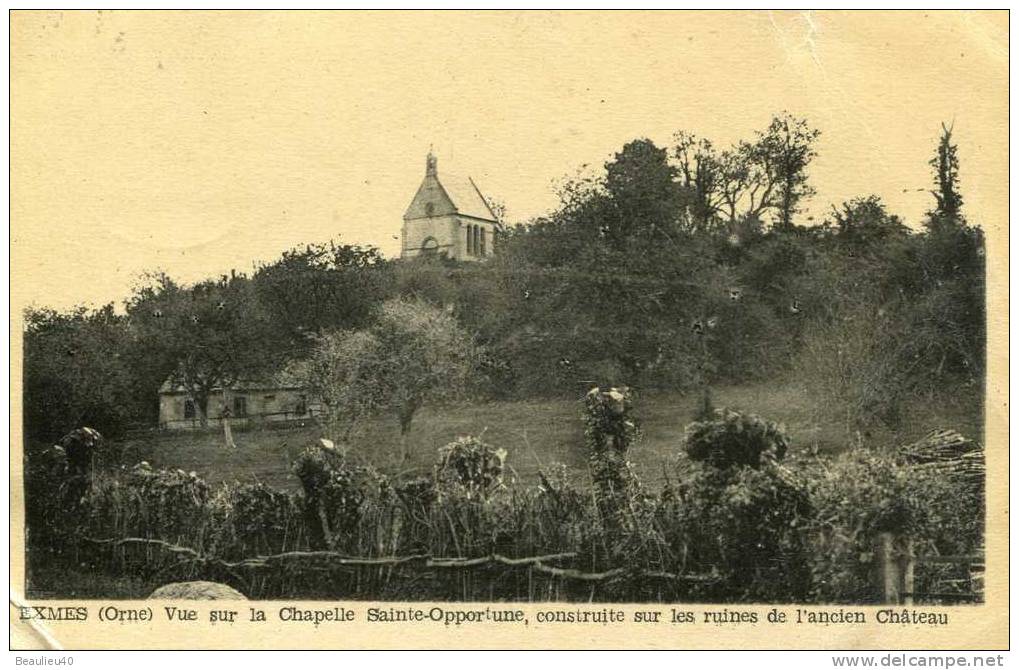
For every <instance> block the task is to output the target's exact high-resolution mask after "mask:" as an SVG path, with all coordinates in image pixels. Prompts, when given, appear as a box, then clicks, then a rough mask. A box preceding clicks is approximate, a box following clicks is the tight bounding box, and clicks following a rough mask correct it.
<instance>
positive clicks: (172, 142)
mask: <svg viewBox="0 0 1019 670" xmlns="http://www.w3.org/2000/svg"><path fill="white" fill-rule="evenodd" d="M1007 77H1008V15H1007V13H1005V12H991V13H956V12H922V11H916V12H888V13H883V12H857V13H853V12H813V13H808V12H798V11H797V12H765V11H748V12H735V11H730V12H668V13H666V12H611V13H588V12H565V13H563V12H435V13H431V12H416V13H415V12H359V13H341V12H292V13H287V12H240V11H228V12H105V11H104V12H91V11H89V12H85V11H81V12H74V11H71V12H67V11H65V12H43V11H16V12H14V13H13V15H12V18H11V82H12V84H11V114H12V118H11V249H12V268H13V276H12V301H13V306H14V307H15V308H17V306H25V305H35V306H50V307H55V308H59V309H65V308H69V307H71V306H73V305H77V304H89V305H100V304H103V303H106V302H111V301H112V302H115V303H118V304H120V303H121V302H122V301H123V300H124V299H125V298H126V297H127V296H128V294H129V293H130V291H131V288H132V286H134V285H136V284H137V283H138V282H139V280H140V278H141V276H142V275H143V274H144V273H146V272H152V271H155V270H161V271H165V272H167V273H168V274H169V275H171V276H172V277H174V278H176V279H178V280H181V281H186V282H190V281H196V280H199V279H202V278H205V277H209V276H216V275H219V274H223V273H228V272H229V271H230V270H231V269H237V270H238V271H242V272H250V271H251V269H252V267H253V264H255V263H258V262H264V261H271V260H272V259H274V258H276V257H278V256H279V255H280V254H281V253H282V252H283V251H284V250H286V249H288V248H292V247H294V246H298V245H303V244H306V243H309V242H324V241H327V240H329V239H338V240H340V241H342V242H345V243H360V244H374V245H377V246H378V247H380V248H381V249H382V250H383V252H385V253H386V254H387V255H389V256H394V255H396V254H397V253H398V251H399V245H400V243H399V234H400V227H401V225H402V216H403V212H404V210H405V209H406V207H407V205H408V204H409V202H410V200H411V198H412V196H413V195H414V192H415V190H416V188H417V186H418V184H419V183H420V181H421V179H422V177H423V175H424V168H425V155H426V154H427V152H428V150H429V147H433V148H434V151H435V153H436V155H437V156H438V160H439V163H438V167H439V174H440V178H441V175H442V173H443V172H444V171H451V172H455V173H458V174H463V175H470V176H471V177H473V178H474V180H475V181H476V182H477V184H478V185H479V186H480V188H481V189H482V191H483V192H484V193H485V194H486V195H488V196H489V197H493V198H496V199H498V200H500V201H502V202H504V203H505V205H506V207H507V218H508V220H509V221H510V222H517V221H525V220H527V219H529V218H531V217H535V216H539V215H541V214H544V213H546V212H548V211H550V210H551V209H553V208H554V207H555V206H556V203H557V199H556V193H555V188H554V184H555V183H556V182H558V181H560V180H562V179H563V178H564V177H567V176H569V175H572V174H575V173H576V172H577V170H578V169H582V167H583V166H587V168H586V169H587V170H589V171H590V170H595V169H599V168H600V167H601V166H602V165H603V164H604V163H605V161H607V160H609V159H610V158H611V157H612V155H613V154H614V153H615V152H616V151H618V150H619V149H620V148H621V147H622V146H623V145H624V144H625V143H626V142H628V141H629V140H632V139H635V138H641V137H647V138H650V139H651V140H653V141H655V142H656V143H658V144H659V145H663V146H667V145H669V143H670V141H671V138H672V136H673V134H674V133H675V132H676V131H677V130H681V129H682V130H687V131H691V132H694V133H696V134H698V135H700V136H703V137H707V138H710V139H711V140H713V141H714V142H715V143H716V145H720V146H725V145H727V144H729V143H731V142H733V141H736V140H738V139H741V138H749V137H751V136H752V134H753V132H754V130H756V129H761V128H764V127H765V126H767V124H768V122H769V120H770V118H771V117H772V115H774V114H776V113H779V112H782V111H783V110H787V111H789V112H791V113H793V114H795V115H797V116H801V117H805V118H806V119H807V120H808V121H809V122H810V123H811V125H813V126H814V127H816V128H818V129H819V130H820V131H821V133H822V134H821V137H820V139H819V140H818V143H817V150H818V153H819V156H818V157H817V159H816V160H815V162H814V163H813V164H812V165H811V167H810V177H811V181H812V183H813V185H814V186H815V187H816V189H817V195H816V196H815V197H814V198H813V199H812V200H811V202H810V203H809V212H808V213H807V214H806V216H813V217H814V219H815V220H818V221H819V220H821V219H822V218H823V217H824V216H825V214H826V213H827V212H828V211H830V208H831V205H832V204H837V203H840V202H842V201H844V200H846V199H849V198H852V197H857V196H865V195H869V194H876V195H879V196H880V197H881V198H883V199H884V201H885V202H886V204H887V205H888V208H889V210H890V211H892V212H893V213H896V214H898V215H900V216H901V217H903V218H904V219H905V221H906V222H907V224H909V225H911V226H913V227H917V226H919V225H920V221H921V217H922V215H923V213H924V211H926V210H927V209H928V208H929V207H930V206H931V204H932V198H931V196H930V194H929V193H928V192H927V191H926V189H927V188H928V187H929V186H930V184H931V174H930V168H929V166H928V165H927V161H928V160H929V159H930V157H931V155H932V153H933V150H934V147H935V144H936V141H937V138H938V135H939V132H940V127H941V123H942V122H951V123H954V137H955V138H956V139H957V141H958V144H959V156H960V161H961V165H962V169H961V180H962V193H963V196H964V198H965V202H966V205H965V208H966V213H967V215H968V217H969V220H970V221H971V222H972V223H976V224H979V225H981V226H983V227H984V228H985V229H986V230H988V231H989V233H991V235H992V237H993V235H994V234H995V233H996V231H997V233H1000V234H1001V235H1007V225H1008V212H1007V198H1008V139H1007V138H1008V134H1007V122H1008V79H1007Z"/></svg>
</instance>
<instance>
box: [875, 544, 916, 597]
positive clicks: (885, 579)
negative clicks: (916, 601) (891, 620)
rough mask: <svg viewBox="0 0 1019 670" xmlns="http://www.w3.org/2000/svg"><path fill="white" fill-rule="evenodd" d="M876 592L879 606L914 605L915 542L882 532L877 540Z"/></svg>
mask: <svg viewBox="0 0 1019 670" xmlns="http://www.w3.org/2000/svg"><path fill="white" fill-rule="evenodd" d="M874 562H875V566H876V569H875V571H874V580H875V584H874V586H875V591H876V592H877V598H878V602H880V603H882V604H888V605H899V604H904V605H912V604H913V575H914V572H915V565H916V562H915V558H914V556H913V540H912V539H911V538H908V537H907V538H902V537H898V536H896V534H895V533H891V532H887V531H886V532H882V533H878V534H877V537H875V538H874Z"/></svg>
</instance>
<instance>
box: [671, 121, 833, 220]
mask: <svg viewBox="0 0 1019 670" xmlns="http://www.w3.org/2000/svg"><path fill="white" fill-rule="evenodd" d="M819 135H820V132H819V131H817V130H814V129H812V128H810V126H809V125H808V124H807V122H806V121H805V120H803V119H798V118H796V117H794V116H792V115H790V114H782V115H779V116H776V117H774V118H773V119H772V120H771V123H770V124H769V125H768V127H767V128H766V129H765V130H763V131H759V132H757V134H756V138H755V139H754V140H753V141H746V140H743V141H740V142H737V143H736V144H735V145H733V146H732V147H730V148H729V149H726V150H724V151H721V152H717V151H716V150H715V149H714V147H713V145H712V144H711V142H709V141H708V140H704V139H698V138H696V137H695V136H694V135H692V134H690V133H687V132H683V131H681V132H678V133H676V135H675V146H674V148H673V155H674V157H675V159H676V161H677V163H678V174H679V177H680V183H681V184H682V186H683V187H684V188H685V190H686V191H687V193H688V196H687V197H688V198H689V202H690V205H689V209H690V213H691V218H692V220H693V222H694V226H695V228H701V229H703V228H705V227H707V226H708V225H709V224H710V223H711V222H712V220H713V219H720V220H722V221H724V222H725V223H726V224H729V225H730V226H731V225H733V224H737V223H739V222H746V221H762V220H763V219H764V216H765V215H766V214H768V213H771V214H773V215H774V221H775V226H776V227H777V228H780V229H788V228H790V227H791V226H792V225H793V223H792V220H793V216H794V215H795V214H796V213H797V212H798V211H799V206H800V204H801V203H802V201H803V200H805V199H806V198H808V197H810V196H811V195H813V194H814V189H813V187H812V186H811V185H810V184H809V182H808V181H807V167H808V166H809V165H810V162H811V161H812V160H813V159H814V157H816V155H817V152H816V151H815V150H814V143H815V141H816V140H817V138H818V136H819Z"/></svg>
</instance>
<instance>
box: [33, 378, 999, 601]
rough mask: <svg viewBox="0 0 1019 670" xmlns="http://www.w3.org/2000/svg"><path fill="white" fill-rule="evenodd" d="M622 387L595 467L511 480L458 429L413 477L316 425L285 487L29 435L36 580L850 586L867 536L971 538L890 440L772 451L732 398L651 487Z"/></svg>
mask: <svg viewBox="0 0 1019 670" xmlns="http://www.w3.org/2000/svg"><path fill="white" fill-rule="evenodd" d="M632 405H633V397H632V394H631V393H630V392H628V391H627V390H625V389H604V390H603V389H594V390H593V391H591V393H589V394H588V395H587V396H586V398H585V401H584V416H585V420H586V427H587V429H586V433H585V439H586V442H587V445H588V449H589V452H590V454H591V460H590V477H591V483H590V484H585V483H584V482H582V481H579V478H576V477H574V476H571V473H570V472H569V471H568V470H567V469H566V468H565V467H564V466H561V465H552V466H549V467H547V468H544V469H542V471H541V472H540V473H539V476H538V481H537V483H536V484H527V483H523V482H518V481H514V480H513V479H512V478H508V477H507V473H508V472H510V470H509V469H508V466H507V460H508V454H507V453H506V452H505V451H503V450H502V449H498V448H496V447H493V446H492V445H489V444H487V443H485V442H483V441H482V440H480V439H478V438H476V437H469V436H468V437H462V438H459V439H457V440H456V441H454V442H452V443H450V444H448V445H445V446H443V447H441V448H440V449H439V450H438V451H437V454H436V456H437V460H436V465H435V467H434V469H433V471H432V472H431V473H430V474H428V475H426V476H416V477H413V478H410V479H405V478H401V477H390V476H387V475H384V474H382V473H380V472H378V471H377V470H375V469H374V468H373V467H371V466H370V465H366V464H362V463H358V462H355V461H354V460H353V459H350V458H348V457H347V456H346V455H345V453H344V452H342V451H339V450H336V449H334V448H331V445H330V444H328V443H325V442H323V443H316V444H313V445H310V446H308V447H307V449H305V451H304V452H302V453H301V454H300V455H299V456H298V458H297V459H296V460H295V462H294V464H293V472H294V474H295V476H296V477H297V479H298V480H299V481H300V482H301V488H302V490H301V491H300V492H298V493H291V492H285V491H280V490H276V489H273V488H271V487H268V486H265V485H264V484H259V483H254V484H250V483H249V484H229V485H221V486H219V487H215V488H214V487H211V486H209V485H208V484H207V483H206V482H205V481H204V480H203V479H202V478H201V477H199V476H198V475H197V474H196V473H193V472H192V473H186V472H184V471H182V470H165V469H154V468H151V467H150V466H148V464H146V463H140V464H138V465H137V466H134V467H131V468H123V467H121V468H116V469H107V470H104V471H95V472H93V471H89V472H86V473H84V474H75V473H72V472H71V471H70V470H69V469H68V468H67V465H66V455H64V454H63V452H62V450H60V449H56V448H54V449H49V450H41V451H38V452H34V453H32V454H31V455H30V459H29V468H28V471H27V477H28V479H29V481H30V483H31V487H32V488H30V489H29V490H30V491H33V492H34V493H33V495H31V496H30V498H29V501H28V525H29V534H28V538H29V564H30V565H29V567H30V572H29V578H30V582H31V578H32V571H31V568H32V566H33V565H36V566H39V565H44V564H46V562H47V561H50V562H52V561H56V563H57V564H64V565H73V566H74V567H75V569H86V570H88V571H90V572H93V573H96V574H104V575H111V576H118V575H119V576H125V577H127V576H130V577H132V578H141V579H142V581H143V583H145V584H148V585H151V586H152V587H153V588H155V586H158V585H159V584H162V583H167V582H170V581H181V580H186V579H199V578H201V579H213V580H218V581H223V582H226V583H228V584H230V585H231V586H233V587H235V588H237V589H238V590H240V591H241V592H242V593H244V594H245V595H247V596H248V597H250V598H272V597H307V598H371V599H410V600H414V599H433V600H442V599H455V600H549V599H556V600H592V599H594V600H601V601H626V600H635V599H636V600H640V601H655V600H658V601H673V602H675V601H677V600H688V601H689V600H696V601H710V602H760V601H769V602H779V601H797V602H811V601H813V602H850V603H852V602H857V603H858V602H864V601H866V600H868V599H870V598H871V597H872V595H873V587H872V586H871V571H872V569H873V567H874V563H873V560H874V559H873V555H872V554H871V551H872V549H873V542H874V538H875V536H876V534H877V533H879V532H882V531H886V530H891V531H894V532H896V533H899V534H901V535H903V536H908V537H912V538H914V540H915V545H916V547H917V550H918V551H925V552H948V551H952V552H960V553H961V552H964V551H973V550H975V549H976V548H978V546H979V544H980V543H981V542H982V533H981V532H979V531H978V530H976V528H975V526H976V525H978V524H976V523H975V522H972V521H967V517H966V516H965V515H961V514H960V513H959V512H958V505H954V504H953V502H954V501H955V500H957V499H958V497H957V496H958V495H959V491H960V488H959V486H960V483H959V481H956V480H954V479H952V478H951V477H945V476H941V475H937V474H936V473H935V470H933V469H931V468H919V469H918V468H917V467H916V464H915V463H913V462H910V459H909V458H907V457H905V456H904V455H903V454H901V453H899V454H896V453H888V454H881V453H873V452H865V451H863V450H860V449H855V450H851V451H848V452H846V453H844V454H843V455H841V456H838V457H835V458H832V459H819V458H808V457H797V458H794V459H792V460H791V461H785V460H784V456H785V455H786V454H787V453H791V452H790V449H791V446H790V442H789V440H788V437H787V436H786V435H785V433H784V431H783V430H782V428H781V427H780V426H777V425H776V424H773V423H770V422H768V421H766V420H764V419H761V418H759V417H756V416H753V415H749V414H745V413H742V412H737V411H734V410H719V411H718V412H717V413H716V414H715V415H714V418H712V419H710V420H707V421H702V422H698V423H695V424H692V425H691V426H690V427H689V429H688V431H687V433H686V437H685V440H684V442H683V444H680V445H677V448H676V465H675V468H674V470H673V472H672V473H671V474H670V475H669V477H668V481H667V483H666V484H665V485H664V486H663V487H662V488H661V489H660V490H657V491H651V490H649V488H648V487H646V486H644V485H642V483H641V482H640V480H639V478H638V477H637V475H636V474H635V472H634V471H633V469H632V468H631V467H630V464H629V462H628V461H627V455H628V453H629V447H630V446H631V445H632V444H633V442H634V441H635V440H638V439H639V437H640V431H639V430H638V428H637V424H636V421H635V420H634V419H633V417H632V416H631V410H632ZM798 456H802V455H798ZM914 460H915V459H914ZM967 476H968V475H967ZM76 478H79V479H76ZM965 481H967V482H969V481H971V478H970V479H966V480H965ZM967 486H969V484H967ZM81 490H84V494H82V495H80V496H79V495H77V492H79V491H81ZM967 490H968V489H967ZM72 491H73V492H75V494H74V495H71V494H70V493H69V492H72ZM46 493H48V495H47V494H46ZM963 493H965V492H963ZM965 495H969V493H965ZM973 495H976V494H975V493H974V494H973ZM953 496H955V497H954V498H953ZM946 524H948V525H952V524H954V526H952V527H946ZM30 585H31V584H30ZM139 595H144V594H139Z"/></svg>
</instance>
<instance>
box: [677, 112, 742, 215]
mask: <svg viewBox="0 0 1019 670" xmlns="http://www.w3.org/2000/svg"><path fill="white" fill-rule="evenodd" d="M674 142H675V146H674V147H673V150H672V151H673V156H674V157H675V159H676V161H677V163H678V174H679V180H680V183H681V184H682V186H683V188H684V189H685V191H686V199H687V202H688V204H687V209H688V216H689V218H690V221H691V223H692V224H693V228H694V229H695V230H700V231H706V230H708V229H709V228H710V226H711V224H712V223H713V222H714V220H715V219H716V218H717V216H718V214H719V212H720V211H721V206H722V193H721V192H720V181H721V179H722V164H721V160H720V157H719V156H718V154H717V152H716V151H715V149H714V147H713V146H712V144H711V141H710V140H706V139H701V138H698V137H697V136H695V135H693V134H692V133H688V132H686V131H679V132H677V133H676V135H675V136H674ZM735 216H736V215H735V213H732V214H731V218H735Z"/></svg>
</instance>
